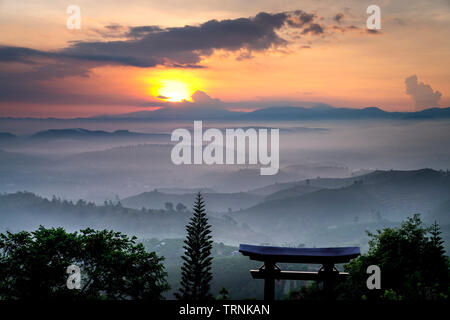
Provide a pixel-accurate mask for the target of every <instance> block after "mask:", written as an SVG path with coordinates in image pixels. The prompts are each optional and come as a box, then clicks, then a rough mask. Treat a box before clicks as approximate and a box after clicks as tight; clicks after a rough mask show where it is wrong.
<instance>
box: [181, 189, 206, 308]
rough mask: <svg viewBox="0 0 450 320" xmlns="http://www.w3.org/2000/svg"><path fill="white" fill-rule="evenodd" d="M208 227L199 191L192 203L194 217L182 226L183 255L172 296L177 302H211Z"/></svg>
mask: <svg viewBox="0 0 450 320" xmlns="http://www.w3.org/2000/svg"><path fill="white" fill-rule="evenodd" d="M210 229H211V226H210V225H209V224H208V218H207V217H206V211H205V205H204V201H203V198H202V195H201V194H200V192H199V193H198V194H197V199H196V201H195V204H194V214H193V216H192V218H191V219H190V222H189V224H188V225H187V226H186V231H187V237H186V240H185V241H184V243H185V244H186V245H185V246H184V247H183V248H184V249H185V254H184V255H183V257H182V259H183V260H184V262H183V265H182V267H181V283H180V284H181V288H180V289H179V292H178V293H176V294H175V296H176V297H177V299H180V300H207V299H212V295H211V293H210V292H209V291H210V283H211V280H212V272H211V260H212V259H213V258H212V257H211V249H212V240H211V238H212V237H211V235H210V233H211V230H210Z"/></svg>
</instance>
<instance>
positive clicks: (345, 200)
mask: <svg viewBox="0 0 450 320" xmlns="http://www.w3.org/2000/svg"><path fill="white" fill-rule="evenodd" d="M1 122H2V127H3V128H13V127H14V128H16V130H15V131H13V130H11V131H12V132H2V133H1V134H0V181H1V185H0V188H1V189H0V191H1V192H2V193H1V194H0V229H1V230H0V231H1V232H6V231H10V232H18V231H21V230H35V229H37V228H38V227H39V226H41V225H42V226H45V227H64V228H65V229H66V230H67V231H77V230H81V229H84V228H94V229H98V230H102V229H112V230H117V231H121V232H124V233H126V234H129V235H136V236H137V237H138V239H139V241H140V242H142V243H143V244H144V246H145V248H146V249H148V250H151V251H155V252H156V253H157V254H158V255H160V256H164V257H165V258H166V260H165V262H164V264H165V266H166V268H167V271H168V275H169V277H168V279H169V283H170V284H171V286H172V289H171V290H170V291H169V292H167V293H166V294H165V296H166V297H168V298H172V297H173V292H174V290H175V289H176V288H177V285H178V282H179V268H180V265H181V263H182V260H181V255H182V254H183V249H182V247H183V244H182V239H183V238H184V237H185V232H186V231H185V226H186V224H187V223H188V221H189V218H190V216H191V212H192V210H191V209H192V205H193V202H194V199H195V196H196V194H197V192H201V193H202V195H203V197H204V200H205V204H206V210H207V215H208V218H209V222H210V224H211V226H212V236H213V241H214V246H213V248H214V250H213V256H214V259H213V273H214V280H213V283H212V291H213V292H216V293H217V292H219V291H220V288H221V287H222V286H225V287H227V288H228V290H229V294H230V295H231V296H232V297H233V298H236V299H241V298H248V297H255V298H261V297H262V296H261V294H262V283H261V282H260V281H254V280H252V279H251V276H250V274H249V272H248V270H249V269H251V268H257V267H259V265H258V263H257V262H255V261H249V260H248V259H246V258H245V257H242V256H241V255H240V253H239V252H238V245H239V244H240V243H252V244H263V245H278V246H293V247H304V246H307V247H334V246H358V247H361V250H362V251H366V250H367V249H368V239H369V237H368V235H367V233H366V231H370V232H375V231H376V230H379V229H382V228H385V227H396V226H400V223H401V221H403V220H405V219H406V218H407V217H410V216H412V215H413V214H417V213H419V214H421V217H422V219H423V221H424V222H425V223H427V224H432V223H433V222H435V221H437V222H438V223H439V224H440V226H441V229H442V232H443V236H444V238H445V239H446V244H447V245H448V243H449V241H448V240H449V236H450V216H449V214H448V212H449V210H450V173H449V171H448V170H447V168H448V164H449V163H450V149H449V148H448V146H449V145H450V137H448V135H444V136H443V135H441V134H440V133H442V131H443V130H447V132H448V128H449V126H450V122H449V121H447V120H440V121H437V120H435V121H432V120H430V121H426V120H423V121H416V120H401V121H397V120H396V121H383V122H380V121H377V120H370V121H369V120H360V121H359V122H348V121H341V120H339V121H308V122H291V123H286V122H283V123H277V122H243V123H238V125H239V126H236V124H235V125H234V126H233V127H240V128H244V129H245V128H280V150H279V153H280V170H279V172H278V174H276V175H271V176H264V175H260V170H259V169H260V168H259V165H255V164H252V165H250V164H242V165H227V164H223V165H193V166H192V165H191V166H188V167H186V166H183V165H174V164H173V163H172V161H171V159H170V154H171V150H172V148H173V146H174V145H175V143H176V142H172V141H170V131H171V130H172V129H173V128H177V127H183V126H184V127H186V128H189V127H190V128H191V129H192V122H185V123H179V122H177V123H168V122H162V123H158V122H139V121H136V122H129V121H125V120H124V121H112V122H105V121H93V120H91V121H86V120H70V121H67V122H69V123H66V121H63V120H61V121H55V120H53V121H52V120H41V121H37V120H34V121H32V120H28V121H26V120H17V119H16V120H14V119H13V120H9V121H8V120H5V119H2V120H1ZM214 125H218V123H214V122H212V123H211V126H212V127H213V126H214ZM33 126H35V127H36V128H39V131H32V130H31V127H33ZM55 127H57V128H58V129H55ZM81 128H83V129H81ZM225 128H227V124H226V123H220V127H219V130H220V129H225ZM387 137H389V139H388V138H387ZM411 137H414V138H411ZM386 141H387V142H386ZM446 250H447V252H448V250H449V248H448V247H446ZM286 267H287V268H288V269H289V268H292V266H289V265H287V266H286ZM226 268H229V269H233V272H234V273H235V274H236V277H235V278H233V279H230V278H228V277H226V276H224V275H223V274H224V273H225V274H226V272H224V271H223V270H227V269H226ZM290 286H292V284H288V282H286V281H285V282H283V283H282V284H280V285H278V286H277V289H276V295H277V297H278V298H283V296H285V295H286V294H287V293H288V292H289V290H290V289H292V288H291V287H290Z"/></svg>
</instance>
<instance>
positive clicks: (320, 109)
mask: <svg viewBox="0 0 450 320" xmlns="http://www.w3.org/2000/svg"><path fill="white" fill-rule="evenodd" d="M448 118H450V107H446V108H428V109H425V110H421V111H412V112H389V111H385V110H382V109H380V108H377V107H367V108H361V109H356V108H336V107H332V106H329V105H323V104H319V105H317V106H315V107H309V108H306V107H293V106H276V107H268V108H262V109H257V110H254V111H250V112H241V111H232V110H227V109H225V108H217V107H211V108H208V107H205V106H204V107H186V108H184V107H179V108H177V107H164V108H160V109H157V110H153V111H148V110H144V111H138V112H131V113H124V114H118V115H99V116H94V117H90V118H76V119H77V120H82V119H88V120H90V121H96V120H98V121H104V120H108V121H122V120H149V121H150V120H199V119H203V120H228V121H240V120H242V121H253V120H255V121H256V120H258V121H268V120H273V121H288V120H321V119H323V120H328V119H342V120H345V119H350V120H354V119H394V120H402V119H409V120H411V119H448ZM0 119H1V120H33V118H11V117H9V118H0ZM49 119H50V118H49ZM39 120H42V119H39ZM51 120H58V119H56V118H51ZM61 120H62V119H61ZM67 120H69V119H64V121H67ZM72 120H73V119H72Z"/></svg>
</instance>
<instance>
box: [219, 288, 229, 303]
mask: <svg viewBox="0 0 450 320" xmlns="http://www.w3.org/2000/svg"><path fill="white" fill-rule="evenodd" d="M217 300H230V296H229V295H228V290H227V289H226V288H225V287H222V288H220V291H219V296H218V297H217Z"/></svg>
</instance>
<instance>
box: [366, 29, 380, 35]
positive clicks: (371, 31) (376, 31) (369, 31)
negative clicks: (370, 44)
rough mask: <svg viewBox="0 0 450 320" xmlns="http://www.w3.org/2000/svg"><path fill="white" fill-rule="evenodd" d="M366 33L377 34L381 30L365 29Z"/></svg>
mask: <svg viewBox="0 0 450 320" xmlns="http://www.w3.org/2000/svg"><path fill="white" fill-rule="evenodd" d="M366 33H368V34H372V35H378V34H381V31H380V30H377V29H366Z"/></svg>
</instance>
